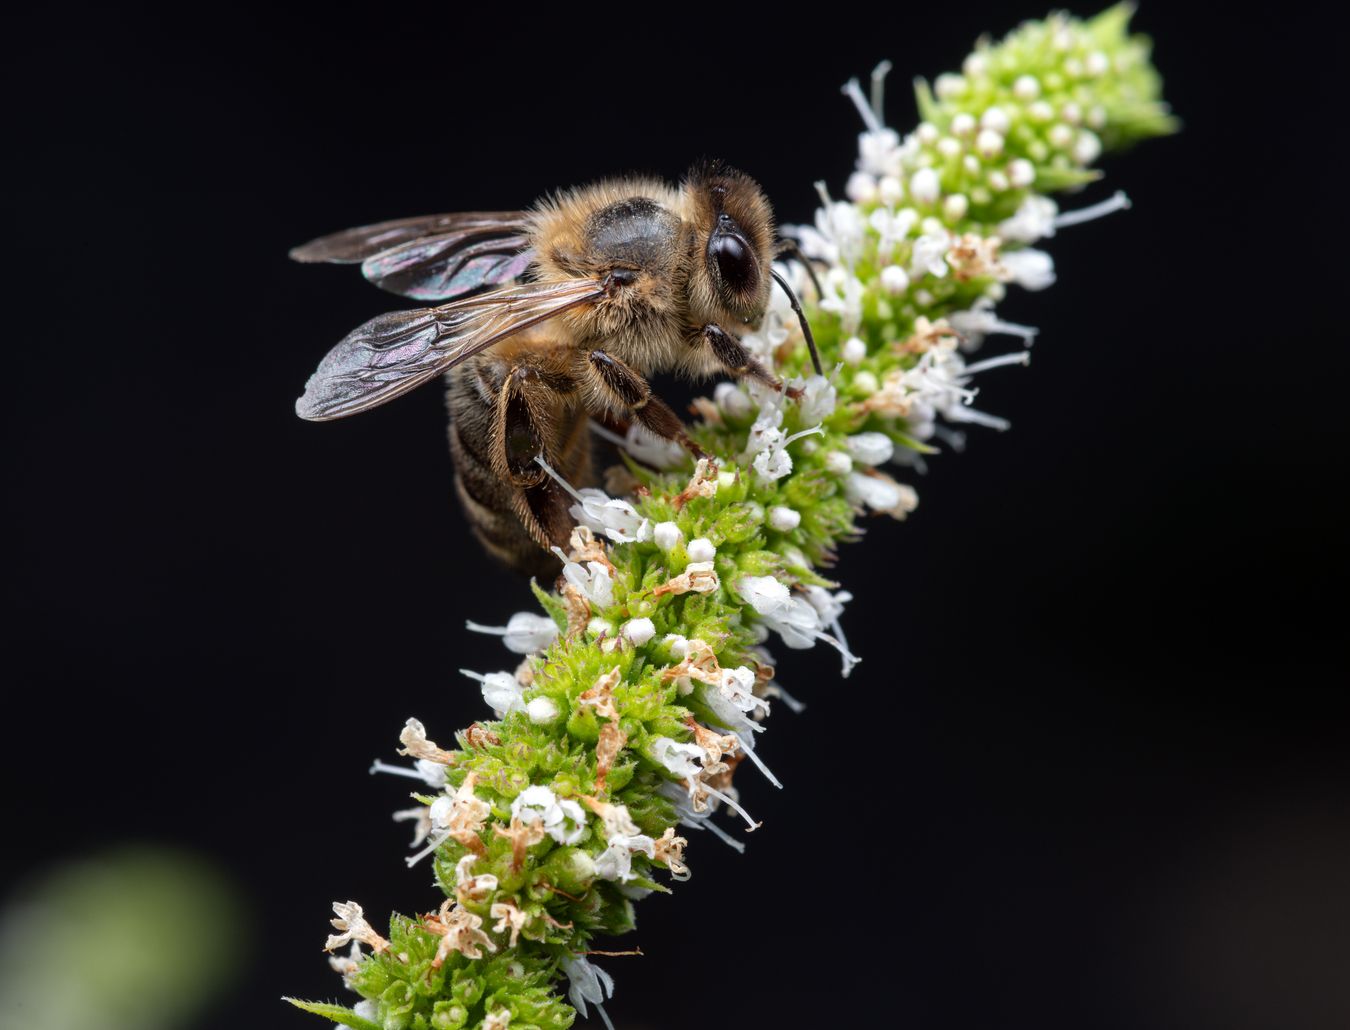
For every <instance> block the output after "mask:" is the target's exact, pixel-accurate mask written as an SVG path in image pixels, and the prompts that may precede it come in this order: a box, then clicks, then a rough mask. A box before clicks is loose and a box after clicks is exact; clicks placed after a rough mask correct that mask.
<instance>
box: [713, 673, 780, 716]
mask: <svg viewBox="0 0 1350 1030" xmlns="http://www.w3.org/2000/svg"><path fill="white" fill-rule="evenodd" d="M717 691H718V693H720V694H721V695H722V696H723V697H724V698H726V699H727V700H728V701H730V702H731V703H732V704H733V705H735V706H736V707H737V708H739V709H740V710H741V711H742V712H747V713H748V712H753V711H754V710H755V709H756V708H759V709H762V710H764V711H766V712H767V711H768V710H769V704H768V702H767V701H765V700H764V699H763V698H759V697H755V670H754V669H751V668H750V667H749V666H746V665H740V666H737V667H736V668H734V669H722V670H721V671H720V672H719V674H718V683H717Z"/></svg>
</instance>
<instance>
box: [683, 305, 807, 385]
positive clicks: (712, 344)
mask: <svg viewBox="0 0 1350 1030" xmlns="http://www.w3.org/2000/svg"><path fill="white" fill-rule="evenodd" d="M703 339H705V340H706V341H707V342H708V349H709V350H711V351H712V354H713V357H714V358H716V359H717V363H718V364H719V365H721V366H722V367H723V368H724V369H726V370H727V371H728V372H730V373H731V374H732V375H734V376H735V377H736V378H738V379H740V378H742V377H749V378H751V379H756V380H758V381H759V382H761V383H763V384H764V385H765V386H768V387H772V388H773V389H775V390H777V391H778V392H779V393H786V394H787V395H788V396H789V397H791V398H792V399H793V400H797V399H798V398H799V397H801V395H802V392H801V390H798V389H797V388H796V387H792V386H784V385H783V381H782V380H781V379H778V378H777V377H775V376H774V374H773V373H772V372H770V371H769V370H768V369H767V368H765V367H764V366H763V365H761V364H760V363H759V361H758V360H756V358H755V356H754V355H753V354H751V353H750V352H749V351H748V350H746V349H745V344H743V343H741V341H740V340H739V339H737V338H736V337H735V336H732V335H731V333H729V332H727V331H726V330H725V329H723V328H722V327H721V326H720V325H715V324H709V325H705V326H704V327H703Z"/></svg>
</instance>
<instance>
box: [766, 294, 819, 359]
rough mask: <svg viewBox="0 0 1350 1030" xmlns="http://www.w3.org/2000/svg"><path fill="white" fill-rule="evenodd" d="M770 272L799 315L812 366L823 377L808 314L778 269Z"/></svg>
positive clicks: (798, 319) (798, 318)
mask: <svg viewBox="0 0 1350 1030" xmlns="http://www.w3.org/2000/svg"><path fill="white" fill-rule="evenodd" d="M769 272H770V274H772V275H773V279H774V282H776V283H777V284H778V285H779V286H781V287H783V292H784V293H786V294H787V297H788V303H790V304H791V305H792V310H793V311H795V312H796V313H797V321H798V322H800V323H801V324H802V335H803V336H805V337H806V349H807V350H809V351H810V352H811V365H812V367H814V368H815V370H816V375H818V376H823V375H824V374H825V372H824V370H823V369H822V368H821V367H820V352H819V351H818V350H816V338H815V337H814V336H812V335H811V323H810V322H808V321H807V320H806V314H805V312H803V311H802V306H801V303H800V302H799V301H798V300H797V295H796V294H795V293H793V292H792V287H791V286H789V285H788V281H787V280H786V279H784V278H783V277H782V276H781V275H779V274H778V269H776V268H771V269H769ZM811 278H812V280H814V279H815V276H814V275H813V276H812V277H811ZM816 289H817V291H819V289H820V287H819V285H817V286H816Z"/></svg>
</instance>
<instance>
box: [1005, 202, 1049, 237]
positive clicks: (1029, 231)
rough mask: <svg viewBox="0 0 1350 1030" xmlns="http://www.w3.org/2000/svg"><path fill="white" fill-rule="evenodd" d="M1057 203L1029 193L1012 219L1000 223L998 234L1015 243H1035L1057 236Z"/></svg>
mask: <svg viewBox="0 0 1350 1030" xmlns="http://www.w3.org/2000/svg"><path fill="white" fill-rule="evenodd" d="M1057 211H1058V208H1057V206H1056V205H1055V202H1054V201H1053V200H1051V199H1050V198H1049V197H1043V196H1041V195H1040V194H1039V193H1028V194H1027V196H1026V199H1025V200H1023V201H1022V203H1021V204H1020V205H1019V206H1018V208H1017V210H1016V211H1014V212H1013V214H1012V217H1011V218H1005V219H1004V220H1003V221H1002V222H1000V223H999V227H998V234H999V236H1000V237H1002V238H1003V239H1005V240H1012V241H1013V242H1015V243H1035V242H1036V241H1037V240H1039V239H1040V238H1041V237H1043V236H1053V235H1054V234H1055V214H1056V212H1057Z"/></svg>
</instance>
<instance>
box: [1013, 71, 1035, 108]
mask: <svg viewBox="0 0 1350 1030" xmlns="http://www.w3.org/2000/svg"><path fill="white" fill-rule="evenodd" d="M1040 95H1041V84H1040V82H1038V81H1037V79H1036V77H1035V76H1034V75H1019V76H1018V77H1017V81H1016V82H1014V83H1013V96H1015V97H1016V98H1017V99H1018V100H1020V101H1022V103H1024V104H1027V103H1030V102H1031V101H1033V100H1035V99H1036V98H1037V97H1038V96H1040Z"/></svg>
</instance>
